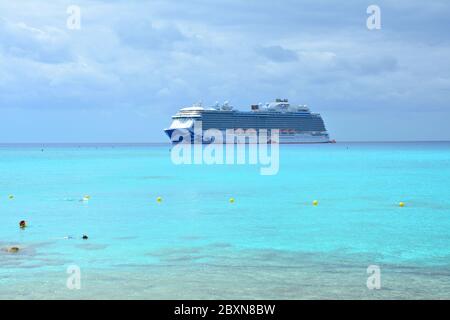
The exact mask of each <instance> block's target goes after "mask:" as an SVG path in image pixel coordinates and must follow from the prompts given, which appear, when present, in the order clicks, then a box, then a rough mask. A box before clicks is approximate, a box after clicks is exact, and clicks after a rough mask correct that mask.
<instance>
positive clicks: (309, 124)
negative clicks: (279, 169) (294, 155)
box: [164, 99, 334, 144]
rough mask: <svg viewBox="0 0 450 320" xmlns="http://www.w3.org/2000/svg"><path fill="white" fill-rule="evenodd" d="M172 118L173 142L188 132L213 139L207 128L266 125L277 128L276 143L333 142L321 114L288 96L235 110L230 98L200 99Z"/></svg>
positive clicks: (242, 127)
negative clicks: (208, 101) (209, 102)
mask: <svg viewBox="0 0 450 320" xmlns="http://www.w3.org/2000/svg"><path fill="white" fill-rule="evenodd" d="M172 119H173V121H172V124H171V125H170V127H169V128H167V129H165V130H164V131H165V133H166V134H167V136H168V137H169V139H170V140H171V141H172V143H179V142H181V141H182V140H183V137H186V136H187V134H186V133H188V134H189V136H190V139H191V141H194V140H195V139H200V140H196V141H202V143H211V142H213V141H212V140H211V139H208V138H206V137H205V136H203V134H204V133H205V131H206V130H208V129H217V130H220V131H221V132H222V134H223V135H224V137H225V132H226V130H227V129H235V130H237V129H243V130H248V129H255V130H256V131H259V130H261V129H267V131H268V133H269V135H270V132H271V130H273V129H278V130H279V139H278V141H277V143H292V144H297V143H330V142H334V140H330V137H329V135H328V132H327V130H326V128H325V124H324V122H323V119H322V117H321V116H320V114H318V113H312V112H311V111H310V110H309V108H308V107H307V106H306V105H291V104H290V103H289V101H288V100H287V99H276V100H275V101H274V102H271V103H266V104H265V105H263V104H261V103H260V104H255V105H252V106H251V107H250V111H239V110H235V109H234V108H233V107H232V106H231V105H230V104H229V103H228V102H225V103H223V104H222V105H220V104H219V103H216V104H215V105H214V106H212V107H203V106H202V105H201V103H200V104H195V105H193V106H191V107H187V108H182V109H180V110H179V111H178V112H177V113H176V114H175V115H174V116H172ZM196 124H201V131H200V133H199V132H198V131H197V130H194V128H195V125H196ZM181 132H183V133H181ZM199 135H202V136H201V137H199ZM184 139H186V138H184ZM222 141H225V138H224V139H223V140H222ZM269 142H270V141H269Z"/></svg>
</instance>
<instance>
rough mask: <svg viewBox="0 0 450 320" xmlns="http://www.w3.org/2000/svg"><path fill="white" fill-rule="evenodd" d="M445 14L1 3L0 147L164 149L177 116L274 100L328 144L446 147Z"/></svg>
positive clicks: (384, 4) (435, 10) (428, 9)
mask: <svg viewBox="0 0 450 320" xmlns="http://www.w3.org/2000/svg"><path fill="white" fill-rule="evenodd" d="M372 4H375V5H378V6H379V8H380V10H381V11H380V12H381V29H375V30H369V29H368V28H367V25H366V20H367V18H368V17H369V15H370V14H368V13H367V7H368V6H369V5H372ZM71 5H75V6H78V7H79V8H80V28H79V29H73V28H69V27H68V23H67V20H68V19H69V18H70V17H71V13H70V12H69V13H68V11H67V10H68V7H69V6H71ZM449 16H450V2H449V1H447V0H435V1H419V0H396V1H384V0H383V1H381V0H370V1H361V0H348V1H345V3H343V1H339V2H338V1H331V0H330V1H323V0H301V1H300V0H281V1H280V0H279V1H268V0H258V1H256V0H240V1H239V0H191V1H181V0H180V1H174V0H171V1H161V0H155V1H144V0H140V1H138V0H123V1H121V0H110V1H101V0H70V1H66V0H53V1H38V0H21V1H10V0H0V143H19V142H37V143H39V142H70V143H73V142H164V141H167V140H166V137H165V136H164V133H163V129H164V128H165V127H168V126H169V125H170V122H171V116H172V115H173V114H174V113H175V112H176V111H177V110H178V109H179V108H181V107H185V106H190V105H192V104H193V103H197V102H202V103H203V104H204V105H213V104H214V103H215V102H216V101H219V102H224V101H229V102H230V103H231V105H233V106H234V107H235V108H237V109H240V110H249V109H250V105H251V104H255V103H260V102H261V103H266V102H269V101H272V100H274V99H275V98H288V99H289V100H290V101H291V102H292V103H297V104H307V105H308V106H309V107H310V108H311V110H312V111H313V112H318V113H320V114H321V115H322V117H323V118H324V121H325V124H326V126H327V129H328V131H329V133H330V136H331V137H332V138H334V139H336V140H337V141H410V140H412V141H414V140H450V125H449V120H450V105H449V104H450V32H448V30H450V19H449ZM69 25H70V24H69Z"/></svg>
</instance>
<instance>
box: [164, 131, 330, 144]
mask: <svg viewBox="0 0 450 320" xmlns="http://www.w3.org/2000/svg"><path fill="white" fill-rule="evenodd" d="M165 132H166V134H167V135H168V136H169V138H170V139H171V141H172V143H180V142H182V141H185V142H186V140H188V141H189V142H191V143H194V142H200V143H203V144H210V143H220V144H228V143H231V144H242V143H244V144H252V143H279V144H308V143H332V142H334V141H330V138H329V136H328V134H326V133H325V134H324V133H291V134H283V133H280V134H279V135H278V137H277V138H275V139H273V140H271V135H270V134H269V135H268V136H267V138H266V139H262V138H257V137H255V138H253V139H252V138H249V137H248V134H245V133H243V134H240V133H235V135H234V139H228V140H227V136H226V134H225V132H224V131H222V136H221V138H220V139H217V138H211V137H209V136H207V135H204V133H203V132H202V134H201V135H200V134H199V135H195V134H194V130H193V129H192V128H169V129H166V130H165Z"/></svg>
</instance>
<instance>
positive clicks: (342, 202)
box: [0, 142, 450, 299]
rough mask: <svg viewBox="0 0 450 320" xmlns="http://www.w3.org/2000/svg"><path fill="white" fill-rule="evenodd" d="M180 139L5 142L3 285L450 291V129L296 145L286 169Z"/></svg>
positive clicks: (135, 292)
mask: <svg viewBox="0 0 450 320" xmlns="http://www.w3.org/2000/svg"><path fill="white" fill-rule="evenodd" d="M170 150H171V146H170V145H166V144H155V145H146V144H141V145H139V144H137V145H123V144H122V145H120V144H118V145H114V144H99V145H96V144H89V145H76V144H72V145H1V146H0V299H449V298H450V188H449V181H450V143H447V142H428V143H427V142H417V143H412V142H411V143H344V142H342V143H337V144H323V145H292V146H285V145H282V146H280V150H279V155H280V159H279V160H280V161H279V171H278V173H277V174H275V175H261V174H260V166H258V165H250V164H244V165H206V164H205V165H187V164H181V165H175V164H174V163H173V162H172V160H171V154H170ZM86 195H89V196H90V198H89V199H88V200H87V201H82V199H83V197H84V196H86ZM10 196H12V197H10ZM158 197H160V200H161V201H157V198H158ZM231 198H233V199H234V202H230V199H231ZM314 200H317V201H318V204H317V205H313V201H314ZM400 202H404V204H405V205H404V207H400V206H399V203H400ZM21 220H26V222H27V224H28V226H27V228H25V229H21V228H19V221H21ZM83 235H87V236H88V239H87V240H83V239H82V236H83ZM13 246H15V247H17V248H19V251H18V252H8V249H9V248H11V247H13ZM70 266H76V267H78V268H79V271H80V273H79V275H80V278H79V284H80V287H79V289H78V288H73V287H70V286H67V282H68V279H69V278H70V277H71V276H72V274H69V273H68V272H67V270H68V268H69V267H70ZM369 266H376V268H379V275H380V286H379V289H377V288H375V289H374V288H370V289H369V287H368V285H367V281H368V278H370V277H371V274H370V273H368V267H369Z"/></svg>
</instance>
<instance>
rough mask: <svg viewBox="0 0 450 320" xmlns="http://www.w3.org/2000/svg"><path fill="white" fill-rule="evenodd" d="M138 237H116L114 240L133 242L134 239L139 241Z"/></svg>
mask: <svg viewBox="0 0 450 320" xmlns="http://www.w3.org/2000/svg"><path fill="white" fill-rule="evenodd" d="M137 238H138V237H136V236H124V237H115V238H113V239H114V240H133V239H137Z"/></svg>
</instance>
